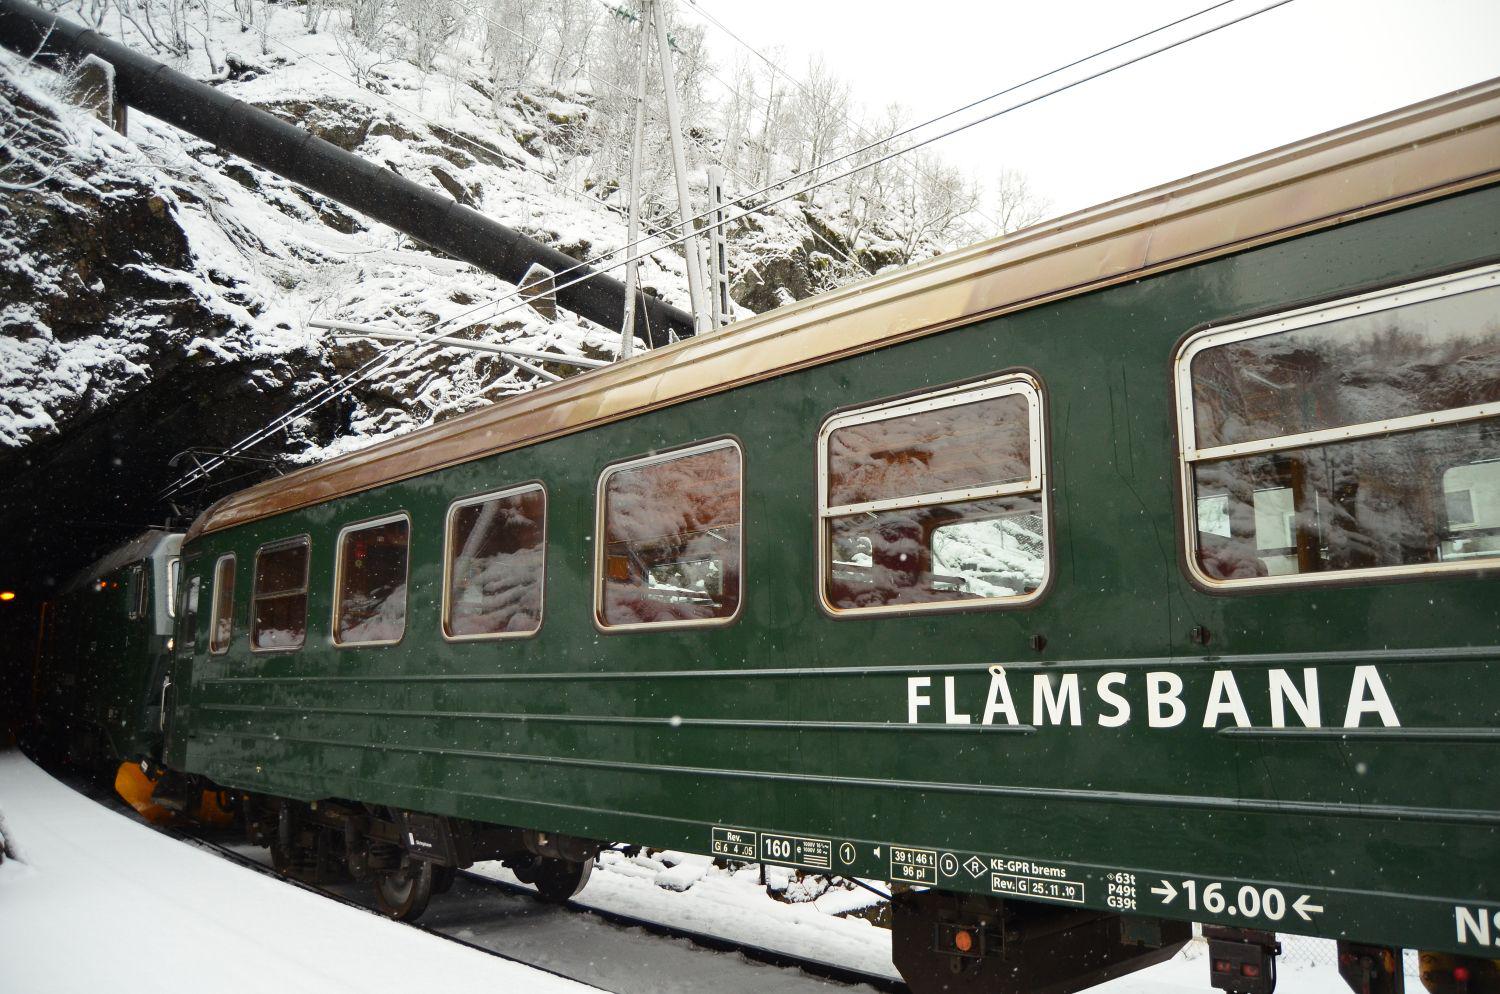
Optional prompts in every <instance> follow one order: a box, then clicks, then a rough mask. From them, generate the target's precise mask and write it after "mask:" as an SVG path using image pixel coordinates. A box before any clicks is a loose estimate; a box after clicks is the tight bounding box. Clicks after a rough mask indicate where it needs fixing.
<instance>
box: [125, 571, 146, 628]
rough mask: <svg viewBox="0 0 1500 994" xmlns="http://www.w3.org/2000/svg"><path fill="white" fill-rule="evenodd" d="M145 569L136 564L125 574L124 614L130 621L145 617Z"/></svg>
mask: <svg viewBox="0 0 1500 994" xmlns="http://www.w3.org/2000/svg"><path fill="white" fill-rule="evenodd" d="M146 587H147V583H146V569H145V567H144V566H142V565H140V564H139V563H137V564H136V565H134V566H132V567H130V569H129V570H127V571H126V573H125V613H126V615H127V616H128V617H129V618H130V619H131V620H132V621H134V620H136V619H138V618H144V617H145V616H146Z"/></svg>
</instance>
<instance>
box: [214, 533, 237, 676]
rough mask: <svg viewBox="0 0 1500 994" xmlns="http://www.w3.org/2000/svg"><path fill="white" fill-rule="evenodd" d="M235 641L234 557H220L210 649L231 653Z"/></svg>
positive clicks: (215, 586)
mask: <svg viewBox="0 0 1500 994" xmlns="http://www.w3.org/2000/svg"><path fill="white" fill-rule="evenodd" d="M233 641H234V556H232V555H230V556H220V557H219V561H218V562H217V563H216V564H215V565H214V605H213V613H212V617H211V618H210V619H209V623H208V649H209V651H210V652H213V653H221V652H228V651H229V644H230V643H231V642H233Z"/></svg>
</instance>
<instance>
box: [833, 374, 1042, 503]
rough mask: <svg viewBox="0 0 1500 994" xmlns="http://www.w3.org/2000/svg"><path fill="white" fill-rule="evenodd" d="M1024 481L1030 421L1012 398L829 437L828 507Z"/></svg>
mask: <svg viewBox="0 0 1500 994" xmlns="http://www.w3.org/2000/svg"><path fill="white" fill-rule="evenodd" d="M1030 476H1031V432H1030V423H1029V421H1028V419H1027V417H1026V398H1025V397H1022V396H1020V395H1019V394H1002V395H1001V396H998V397H991V398H989V399H987V400H982V401H977V402H974V403H969V404H959V405H955V406H948V407H940V408H937V409H935V410H930V411H919V412H916V413H913V414H910V415H907V416H905V417H902V418H889V419H885V420H881V421H871V422H865V423H855V424H852V425H849V426H848V427H844V428H838V429H835V430H834V431H833V432H831V433H830V434H829V436H828V504H829V505H830V506H833V507H837V506H841V505H846V504H860V503H864V502H866V501H878V500H884V499H887V498H893V497H904V496H907V495H910V494H913V493H941V492H945V491H950V490H963V489H971V488H975V487H985V486H992V485H995V484H1001V483H1014V482H1015V481H1017V480H1025V479H1027V478H1028V477H1030Z"/></svg>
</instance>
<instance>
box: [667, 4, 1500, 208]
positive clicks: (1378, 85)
mask: <svg viewBox="0 0 1500 994" xmlns="http://www.w3.org/2000/svg"><path fill="white" fill-rule="evenodd" d="M1212 2H1213V0H1129V2H1122V0H1046V2H1027V3H1021V2H1003V0H991V2H972V0H930V2H928V3H922V4H914V3H910V2H901V3H897V2H892V0H863V2H860V3H854V2H847V0H838V2H830V0H756V2H755V3H753V4H738V3H731V2H730V0H692V2H691V3H689V2H688V0H679V3H678V9H679V13H680V15H681V16H683V17H685V18H692V19H701V18H702V14H701V13H700V11H706V12H707V13H709V14H712V15H713V16H714V17H715V18H717V19H718V20H720V21H722V22H723V23H724V24H725V25H726V26H728V27H729V28H731V29H732V30H733V31H734V32H735V33H736V34H738V35H739V36H740V37H741V38H743V39H744V40H745V41H747V42H749V43H750V44H751V45H753V46H755V47H756V48H757V49H759V50H760V51H761V52H763V53H767V54H770V53H772V52H773V51H775V50H777V49H779V55H778V58H779V61H780V62H781V63H782V64H783V65H784V66H785V67H786V68H787V69H788V70H789V71H792V72H793V73H794V74H795V75H798V76H799V77H800V76H801V75H803V74H804V73H805V71H806V64H807V60H808V58H809V57H810V56H812V55H813V54H817V53H820V54H821V55H822V56H823V58H824V60H825V62H826V63H827V64H828V66H829V68H831V69H832V70H833V71H834V72H836V73H837V74H838V75H840V76H842V77H844V78H845V79H847V80H849V82H850V83H851V84H852V86H853V91H854V95H855V98H856V99H857V100H858V101H859V102H860V103H862V104H864V105H865V106H866V107H868V108H870V110H871V112H872V113H871V116H872V117H873V112H874V110H875V109H876V108H879V107H882V106H884V105H886V104H888V103H890V102H892V101H899V102H900V103H902V104H904V105H905V106H907V107H908V108H909V109H910V111H911V117H912V120H914V121H915V120H922V119H926V118H929V117H934V116H936V115H938V114H942V113H944V112H946V111H949V110H952V109H954V108H955V107H958V106H960V105H962V104H965V103H967V102H969V101H971V100H974V99H977V98H979V97H982V96H985V95H987V94H989V93H993V92H995V91H997V90H1000V89H1002V88H1004V87H1007V86H1010V85H1012V84H1015V83H1018V82H1021V81H1023V80H1026V79H1028V78H1030V77H1032V76H1035V75H1038V74H1039V73H1042V72H1045V71H1047V70H1049V69H1053V68H1056V67H1058V66H1061V65H1065V64H1067V63H1069V62H1071V61H1073V60H1074V59H1077V58H1080V57H1082V56H1085V55H1088V54H1089V53H1091V52H1095V51H1098V50H1100V49H1103V48H1107V47H1109V46H1110V45H1113V44H1116V43H1118V42H1120V41H1123V40H1125V39H1127V38H1130V37H1132V36H1134V35H1136V34H1140V33H1141V32H1143V31H1146V30H1148V29H1150V28H1153V27H1157V26H1160V25H1163V24H1166V23H1168V22H1170V21H1172V20H1174V19H1176V18H1179V17H1183V16H1185V15H1188V14H1191V13H1193V12H1194V11H1196V10H1200V9H1203V8H1206V7H1208V6H1209V5H1210V4H1211V3H1212ZM1270 2H1271V0H1234V2H1232V3H1230V4H1229V5H1228V6H1226V7H1222V8H1220V9H1218V10H1215V11H1213V12H1212V13H1209V14H1206V15H1205V16H1204V17H1203V18H1199V19H1196V20H1194V21H1192V22H1190V23H1189V24H1187V25H1183V26H1181V27H1179V28H1176V29H1174V30H1173V32H1171V33H1170V34H1164V35H1161V36H1154V37H1153V38H1152V39H1149V40H1147V41H1145V42H1142V43H1138V44H1137V45H1135V46H1132V47H1131V48H1129V49H1126V50H1123V51H1122V52H1120V53H1114V54H1112V55H1109V56H1105V57H1104V60H1103V61H1102V62H1099V63H1091V64H1089V65H1086V66H1083V67H1080V68H1078V69H1075V70H1072V71H1071V72H1070V73H1069V74H1068V75H1067V76H1065V77H1061V79H1069V78H1078V77H1079V76H1081V75H1084V74H1087V73H1088V72H1089V71H1090V70H1091V69H1094V68H1098V67H1099V66H1102V65H1108V64H1110V63H1112V62H1114V61H1119V60H1122V59H1123V58H1124V57H1126V55H1127V53H1138V52H1141V51H1145V50H1149V48H1152V47H1155V46H1157V45H1159V44H1160V43H1161V42H1162V41H1163V40H1166V39H1167V38H1169V37H1181V36H1184V35H1187V34H1190V33H1193V32H1194V31H1195V30H1199V29H1201V28H1202V27H1205V26H1209V25H1211V24H1214V23H1219V22H1222V21H1226V20H1229V19H1231V18H1233V17H1234V16H1236V15H1238V14H1242V13H1247V12H1250V11H1253V10H1256V9H1258V8H1261V7H1264V6H1267V5H1268V4H1269V3H1270ZM694 5H696V8H697V9H695V6H694ZM707 30H708V39H709V43H710V45H711V48H712V51H713V53H714V56H715V59H716V61H717V63H718V64H719V65H720V66H721V67H727V66H729V65H731V64H732V62H733V60H734V59H735V58H736V57H737V56H743V55H745V52H744V50H743V49H741V48H740V47H739V46H738V45H737V44H736V43H735V42H734V41H733V40H731V39H730V38H729V37H728V36H727V35H725V34H724V32H722V31H720V30H719V29H718V28H716V27H714V26H712V25H709V27H708V29H707ZM721 74H722V75H725V76H726V77H727V75H728V73H727V72H722V73H721ZM1495 76H1500V0H1292V2H1291V3H1289V4H1287V5H1286V6H1284V7H1281V8H1278V9H1276V10H1272V11H1269V12H1268V13H1264V14H1261V15H1260V16H1258V17H1254V18H1252V19H1250V20H1248V21H1245V22H1243V23H1241V24H1237V25H1234V26H1232V27H1228V28H1226V29H1224V30H1223V31H1220V32H1217V33H1215V34H1213V35H1210V36H1208V37H1206V38H1202V39H1199V40H1197V41H1192V42H1189V43H1188V44H1186V45H1184V46H1182V47H1181V48H1177V49H1174V50H1172V51H1169V52H1164V53H1162V54H1160V55H1156V56H1153V57H1152V58H1150V59H1147V60H1145V61H1144V62H1142V63H1139V64H1137V65H1134V66H1131V67H1129V68H1125V69H1121V70H1119V71H1117V72H1115V73H1112V74H1110V75H1107V76H1104V77H1102V78H1100V79H1097V80H1094V81H1091V82H1087V83H1084V84H1082V85H1080V86H1078V87H1075V88H1074V89H1072V90H1070V91H1068V92H1067V93H1063V94H1059V95H1057V96H1053V97H1047V98H1046V99H1044V100H1042V101H1040V102H1039V103H1036V104H1033V105H1032V106H1030V107H1027V108H1024V109H1022V110H1018V111H1015V112H1014V113H1010V114H1007V115H1005V116H1003V117H1001V118H999V119H997V120H993V121H989V122H986V123H984V124H980V125H978V126H977V127H975V128H972V129H970V130H969V131H966V132H964V133H961V134H958V135H954V136H952V137H950V138H945V139H943V140H941V141H939V142H938V143H936V144H935V145H934V146H931V148H932V149H933V150H934V151H940V152H942V153H943V154H944V155H945V156H946V157H947V158H948V159H949V160H950V161H952V162H954V163H956V164H961V165H963V166H965V167H967V168H969V169H971V170H972V171H973V172H975V173H976V174H978V175H979V176H981V177H986V178H987V177H990V176H993V175H994V174H995V172H996V171H997V170H998V169H999V168H1000V167H1002V166H1010V167H1013V168H1017V169H1020V170H1023V171H1024V172H1025V173H1026V174H1027V175H1028V177H1029V178H1030V180H1031V182H1032V184H1033V186H1034V187H1035V189H1036V190H1037V191H1039V192H1040V193H1041V194H1042V195H1043V196H1045V197H1046V198H1047V199H1048V200H1049V201H1050V202H1051V204H1052V211H1051V212H1050V213H1053V214H1056V213H1062V212H1066V211H1071V210H1075V209H1078V208H1082V207H1087V206H1089V205H1091V204H1095V203H1100V202H1102V201H1104V200H1108V199H1111V198H1113V197H1117V196H1121V195H1124V194H1128V193H1132V192H1134V191H1136V190H1140V189H1144V188H1146V187H1149V186H1154V185H1156V184H1158V183H1162V182H1165V181H1168V180H1172V179H1175V178H1178V177H1180V176H1185V175H1188V174H1190V173H1193V172H1197V171H1199V170H1201V169H1206V168H1209V167H1211V166H1215V165H1219V164H1222V163H1225V162H1229V161H1232V160H1234V159H1237V158H1240V157H1242V156H1245V155H1249V154H1252V153H1255V152H1258V151H1263V150H1265V149H1269V148H1273V147H1275V146H1278V145H1282V144H1285V143H1287V142H1290V141H1293V140H1296V139H1298V138H1303V137H1307V136H1309V135H1314V134H1317V133H1319V132H1322V131H1326V130H1328V129H1330V128H1335V127H1338V126H1339V125H1342V124H1347V123H1351V122H1354V121H1357V120H1360V119H1362V118H1366V117H1370V116H1372V115H1375V114H1378V113H1381V112H1383V111H1386V110H1391V109H1394V108H1396V107H1400V106H1403V105H1405V104H1409V103H1414V102H1416V101H1418V100H1421V99H1424V98H1426V97H1430V96H1434V95H1437V94H1440V93H1445V92H1447V91H1449V90H1453V89H1456V88H1458V87H1461V86H1466V85H1469V84H1471V83H1475V82H1478V81H1480V80H1484V79H1489V78H1491V77H1495ZM1059 81H1060V79H1059V78H1054V79H1052V80H1049V81H1047V83H1045V84H1039V85H1036V86H1033V87H1029V88H1028V89H1026V90H1024V91H1022V92H1019V93H1017V94H1014V95H1012V96H1009V97H1002V98H1000V99H999V100H997V101H994V102H991V103H990V104H986V105H984V106H983V107H982V108H979V109H976V110H974V111H971V112H969V113H967V114H965V115H960V116H959V117H956V118H953V119H950V120H949V121H947V122H944V123H943V124H942V125H938V126H936V127H934V128H933V129H931V130H930V131H929V132H926V133H935V132H936V131H938V130H943V129H945V128H946V127H949V126H952V125H953V124H956V123H960V122H962V121H964V120H968V119H971V118H973V117H977V116H981V115H982V114H984V113H987V112H990V111H993V110H998V109H1000V108H1001V107H1003V106H1005V105H1006V104H1007V103H1009V102H1012V101H1015V100H1017V99H1020V98H1024V97H1026V96H1032V95H1035V94H1037V93H1039V92H1042V91H1043V90H1044V89H1046V88H1050V87H1051V86H1053V85H1056V83H1057V82H1059Z"/></svg>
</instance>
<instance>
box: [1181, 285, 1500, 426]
mask: <svg viewBox="0 0 1500 994" xmlns="http://www.w3.org/2000/svg"><path fill="white" fill-rule="evenodd" d="M1497 315H1500V287H1497V286H1490V287H1485V288H1482V289H1478V290H1472V291H1469V292H1466V293H1458V294H1454V295H1452V296H1448V297H1438V298H1436V299H1429V300H1421V301H1418V302H1414V303H1410V304H1407V305H1405V306H1397V307H1386V308H1384V309H1374V310H1372V309H1369V308H1361V309H1360V310H1359V311H1358V312H1356V313H1354V314H1351V315H1349V316H1346V317H1339V318H1336V319H1334V320H1325V321H1322V322H1320V323H1317V324H1313V325H1310V326H1307V327H1302V328H1298V329H1295V330H1292V331H1284V332H1279V333H1276V334H1266V335H1258V336H1255V337H1252V338H1246V339H1244V340H1242V341H1228V342H1225V343H1224V344H1222V345H1214V346H1211V347H1208V348H1204V349H1202V350H1201V351H1199V352H1198V353H1197V354H1196V355H1195V356H1194V357H1193V360H1192V391H1193V426H1194V428H1195V430H1196V438H1197V445H1198V448H1200V449H1207V448H1212V447H1213V446H1217V445H1233V444H1236V443H1240V442H1252V441H1256V440H1259V439H1266V438H1278V437H1281V436H1284V435H1296V434H1300V433H1302V432H1308V431H1318V430H1321V429H1324V428H1337V427H1342V426H1345V425H1357V424H1366V423H1368V422H1372V421H1383V420H1386V419H1389V418H1399V417H1405V416H1407V415H1412V414H1425V413H1429V412H1433V411H1443V410H1449V409H1452V408H1460V407H1469V406H1472V405H1478V404H1487V403H1489V404H1492V403H1496V402H1500V317H1497Z"/></svg>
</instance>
